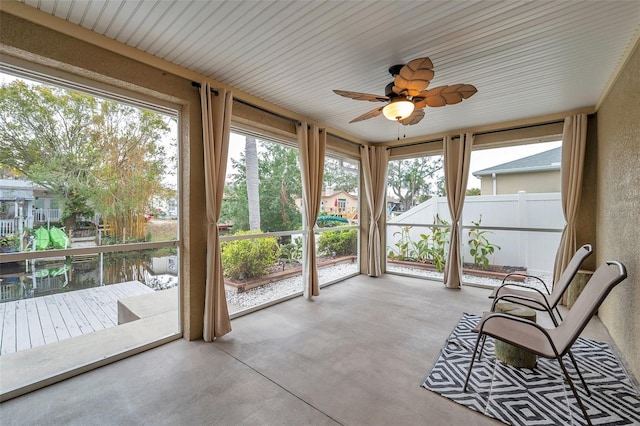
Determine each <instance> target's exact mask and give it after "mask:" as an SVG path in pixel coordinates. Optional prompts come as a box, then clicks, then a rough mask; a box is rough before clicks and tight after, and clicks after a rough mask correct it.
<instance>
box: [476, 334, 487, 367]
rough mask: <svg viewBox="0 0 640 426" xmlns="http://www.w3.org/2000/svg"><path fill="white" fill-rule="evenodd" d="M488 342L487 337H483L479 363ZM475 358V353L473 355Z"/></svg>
mask: <svg viewBox="0 0 640 426" xmlns="http://www.w3.org/2000/svg"><path fill="white" fill-rule="evenodd" d="M486 341H487V335H486V334H483V335H482V346H480V353H479V354H478V361H480V360H482V354H483V353H484V343H485V342H486ZM473 356H475V353H474V354H473Z"/></svg>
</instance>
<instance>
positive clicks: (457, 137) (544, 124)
mask: <svg viewBox="0 0 640 426" xmlns="http://www.w3.org/2000/svg"><path fill="white" fill-rule="evenodd" d="M563 121H564V119H558V120H552V121H547V122H544V123H535V124H527V125H525V126H514V127H505V128H504V129H496V130H487V131H484V132H477V133H476V132H462V133H473V135H474V136H478V135H490V134H492V133H501V132H508V131H510V130H518V129H530V128H532V127H540V126H547V125H549V124H556V123H562V122H563ZM442 139H443V138H439V139H431V140H424V141H419V142H414V143H410V144H407V145H398V146H392V147H391V148H404V147H408V146H416V145H425V144H429V143H434V142H442ZM451 139H460V135H453V136H451Z"/></svg>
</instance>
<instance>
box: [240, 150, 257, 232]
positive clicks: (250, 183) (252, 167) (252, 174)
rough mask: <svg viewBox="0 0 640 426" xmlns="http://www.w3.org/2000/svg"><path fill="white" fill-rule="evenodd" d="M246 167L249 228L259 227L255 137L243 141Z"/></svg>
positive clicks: (255, 228)
mask: <svg viewBox="0 0 640 426" xmlns="http://www.w3.org/2000/svg"><path fill="white" fill-rule="evenodd" d="M244 149H245V161H246V164H245V166H246V169H247V198H248V202H249V229H250V230H252V231H253V230H259V229H260V187H259V178H258V148H257V145H256V139H255V138H252V137H247V138H246V142H245V146H244Z"/></svg>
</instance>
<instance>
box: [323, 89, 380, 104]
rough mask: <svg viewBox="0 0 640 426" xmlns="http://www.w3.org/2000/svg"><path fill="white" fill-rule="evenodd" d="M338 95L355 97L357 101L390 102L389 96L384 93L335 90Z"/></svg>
mask: <svg viewBox="0 0 640 426" xmlns="http://www.w3.org/2000/svg"><path fill="white" fill-rule="evenodd" d="M333 93H335V94H336V95H340V96H344V97H345V98H351V99H355V100H356V101H369V102H388V101H389V98H388V97H387V96H384V95H372V94H369V93H360V92H350V91H348V90H334V91H333Z"/></svg>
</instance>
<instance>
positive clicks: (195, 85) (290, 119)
mask: <svg viewBox="0 0 640 426" xmlns="http://www.w3.org/2000/svg"><path fill="white" fill-rule="evenodd" d="M191 85H192V86H193V87H197V88H200V87H202V85H201V84H200V83H198V82H195V81H192V82H191ZM211 93H213V94H214V95H216V96H218V91H217V90H214V89H211ZM233 101H234V102H238V103H241V104H243V105H246V106H249V107H251V108H255V109H257V110H260V111H262V112H266V113H267V114H271V115H273V116H275V117H278V118H281V119H283V120H286V121H288V122H290V123H293V124H297V125H298V126H299V125H300V124H302V123H301V122H300V121H299V120H294V119H293V118H291V117H287V116H285V115H282V114H278V113H277V112H273V111H269V110H268V109H265V108H262V107H259V106H257V105H254V104H252V103H249V102H247V101H243V100H242V99H238V98H233Z"/></svg>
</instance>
